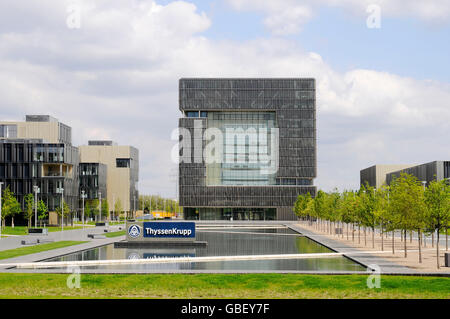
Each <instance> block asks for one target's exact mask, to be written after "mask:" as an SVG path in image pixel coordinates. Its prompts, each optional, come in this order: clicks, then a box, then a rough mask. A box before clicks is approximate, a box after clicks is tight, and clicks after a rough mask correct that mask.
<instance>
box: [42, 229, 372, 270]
mask: <svg viewBox="0 0 450 319" xmlns="http://www.w3.org/2000/svg"><path fill="white" fill-rule="evenodd" d="M196 239H197V240H198V241H206V242H208V245H207V246H205V247H189V248H185V247H182V248H180V247H177V248H167V247H164V248H160V247H158V248H145V249H142V248H138V249H136V248H133V249H130V248H114V245H113V244H111V245H106V246H102V247H98V248H94V249H90V250H87V251H83V252H78V253H74V254H70V255H66V256H62V257H57V258H53V259H49V260H46V261H74V260H111V259H125V258H128V259H141V258H157V257H186V256H189V257H207V256H240V255H271V254H306V253H308V254H310V253H330V252H333V251H332V250H330V249H328V248H327V247H325V246H322V245H320V244H318V243H316V242H315V241H313V240H311V239H309V238H307V237H304V236H301V235H300V234H299V233H297V232H294V231H292V230H290V229H288V228H284V227H278V228H247V227H245V228H239V227H233V228H232V229H231V228H229V227H223V228H220V227H209V228H208V227H199V228H197V230H196ZM84 268H85V269H98V270H101V269H105V270H123V269H127V270H136V271H143V270H148V271H155V270H156V271H157V270H164V271H167V270H174V271H176V270H237V271H239V270H243V271H245V270H255V271H283V270H286V271H290V270H307V271H365V270H366V269H365V268H364V267H362V266H361V265H359V264H357V263H355V262H353V261H352V260H350V259H348V258H346V257H324V258H313V259H271V260H245V261H242V260H239V261H229V260H227V261H214V262H189V263H188V262H180V263H164V264H136V265H132V264H128V265H101V266H92V267H84Z"/></svg>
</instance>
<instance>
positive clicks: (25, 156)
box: [0, 115, 79, 211]
mask: <svg viewBox="0 0 450 319" xmlns="http://www.w3.org/2000/svg"><path fill="white" fill-rule="evenodd" d="M78 163H79V153H78V148H76V147H75V146H73V145H72V129H71V128H70V127H69V126H67V125H65V124H63V123H61V122H59V121H58V120H57V119H55V118H53V117H51V116H48V115H27V116H26V121H25V122H0V181H1V182H3V183H4V184H3V189H4V188H6V187H9V189H10V190H11V191H12V192H13V193H14V195H15V196H16V198H17V200H18V202H19V203H20V204H21V208H22V209H24V208H25V202H24V197H25V195H26V194H29V193H34V186H37V187H38V189H39V193H38V198H39V199H42V200H43V201H44V202H45V204H46V205H47V207H48V209H49V210H50V211H54V210H55V208H56V207H60V206H61V192H60V189H63V192H62V194H63V198H64V201H65V202H66V203H68V204H69V206H70V207H72V208H73V209H76V208H77V207H78V187H79V180H78Z"/></svg>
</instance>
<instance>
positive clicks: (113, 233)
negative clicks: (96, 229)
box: [105, 230, 125, 237]
mask: <svg viewBox="0 0 450 319" xmlns="http://www.w3.org/2000/svg"><path fill="white" fill-rule="evenodd" d="M124 235H125V231H124V230H119V231H115V232H111V233H105V236H106V237H119V236H124Z"/></svg>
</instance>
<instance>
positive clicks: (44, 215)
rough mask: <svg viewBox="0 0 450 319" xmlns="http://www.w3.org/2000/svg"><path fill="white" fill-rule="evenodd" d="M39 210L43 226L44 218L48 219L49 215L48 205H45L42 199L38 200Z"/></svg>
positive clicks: (39, 217)
mask: <svg viewBox="0 0 450 319" xmlns="http://www.w3.org/2000/svg"><path fill="white" fill-rule="evenodd" d="M37 212H38V219H39V221H40V224H41V226H42V220H44V219H46V218H47V216H48V208H47V205H45V203H44V201H43V200H42V199H41V200H40V201H39V202H38V207H37Z"/></svg>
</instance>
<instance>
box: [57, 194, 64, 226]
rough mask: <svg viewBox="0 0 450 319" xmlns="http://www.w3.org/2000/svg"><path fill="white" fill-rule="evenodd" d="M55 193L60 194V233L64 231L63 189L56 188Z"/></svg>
mask: <svg viewBox="0 0 450 319" xmlns="http://www.w3.org/2000/svg"><path fill="white" fill-rule="evenodd" d="M56 192H57V193H60V194H61V232H62V231H63V230H64V205H63V204H64V203H63V202H64V188H62V187H61V188H57V189H56ZM61 235H62V233H61Z"/></svg>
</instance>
